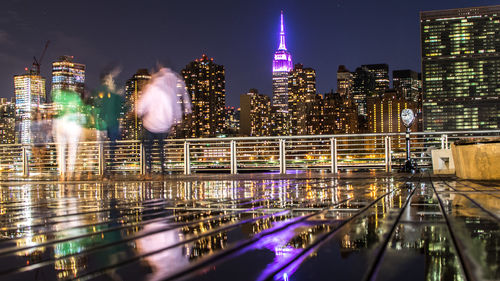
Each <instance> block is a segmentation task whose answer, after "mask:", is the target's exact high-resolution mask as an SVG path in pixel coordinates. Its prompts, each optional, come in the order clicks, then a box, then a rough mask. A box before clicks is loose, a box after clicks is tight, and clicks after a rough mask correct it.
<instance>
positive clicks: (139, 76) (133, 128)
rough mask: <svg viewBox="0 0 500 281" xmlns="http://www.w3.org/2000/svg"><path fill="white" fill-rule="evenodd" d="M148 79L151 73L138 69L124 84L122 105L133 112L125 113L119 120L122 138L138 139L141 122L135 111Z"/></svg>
mask: <svg viewBox="0 0 500 281" xmlns="http://www.w3.org/2000/svg"><path fill="white" fill-rule="evenodd" d="M149 80H151V75H150V74H149V72H148V70H147V69H139V70H137V72H136V73H135V74H134V75H133V76H132V77H131V78H130V79H128V80H127V82H126V84H125V104H124V107H125V108H127V109H128V110H130V111H131V112H133V114H132V115H126V116H124V117H123V118H122V120H121V123H122V135H123V138H124V139H129V140H138V139H139V137H140V133H141V128H142V122H141V118H140V117H139V116H137V112H136V108H137V101H138V100H139V98H140V96H141V94H142V90H143V89H144V87H145V86H146V85H147V84H148V82H149Z"/></svg>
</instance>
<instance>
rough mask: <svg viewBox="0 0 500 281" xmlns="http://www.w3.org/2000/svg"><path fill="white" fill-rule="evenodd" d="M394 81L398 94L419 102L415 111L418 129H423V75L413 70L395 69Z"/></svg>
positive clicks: (393, 73)
mask: <svg viewBox="0 0 500 281" xmlns="http://www.w3.org/2000/svg"><path fill="white" fill-rule="evenodd" d="M392 83H393V85H394V90H395V91H396V93H397V94H398V96H401V97H404V98H405V99H406V100H408V101H413V102H416V103H417V108H416V111H415V115H416V117H415V118H416V123H417V130H418V131H423V118H422V79H421V75H419V73H417V72H415V71H413V70H394V71H393V72H392Z"/></svg>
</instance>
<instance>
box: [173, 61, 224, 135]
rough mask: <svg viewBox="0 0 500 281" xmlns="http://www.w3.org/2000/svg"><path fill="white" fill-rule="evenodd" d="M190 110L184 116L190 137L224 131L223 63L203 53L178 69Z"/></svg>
mask: <svg viewBox="0 0 500 281" xmlns="http://www.w3.org/2000/svg"><path fill="white" fill-rule="evenodd" d="M182 75H183V76H184V80H185V81H186V87H187V91H188V93H189V94H190V95H191V103H192V106H193V109H192V110H193V113H192V114H190V115H189V116H188V117H187V125H188V126H190V128H189V132H188V133H187V134H188V136H190V137H213V136H216V135H219V134H222V133H223V132H224V117H225V111H224V108H225V106H226V89H225V86H226V81H225V71H224V66H223V65H219V64H215V63H214V59H213V58H210V59H209V58H208V57H207V56H206V55H205V54H204V55H203V56H202V57H201V58H200V59H196V60H194V61H192V62H190V63H189V64H188V65H187V66H186V68H184V69H183V70H182Z"/></svg>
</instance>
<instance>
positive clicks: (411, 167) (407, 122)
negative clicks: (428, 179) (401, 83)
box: [401, 108, 417, 173]
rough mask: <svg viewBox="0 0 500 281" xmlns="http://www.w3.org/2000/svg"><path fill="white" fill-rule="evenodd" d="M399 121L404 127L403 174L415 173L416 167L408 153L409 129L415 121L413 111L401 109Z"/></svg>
mask: <svg viewBox="0 0 500 281" xmlns="http://www.w3.org/2000/svg"><path fill="white" fill-rule="evenodd" d="M401 121H403V125H404V126H405V127H406V162H405V165H404V167H403V172H411V173H415V172H416V171H417V165H416V163H415V161H413V160H412V159H411V153H410V132H411V130H410V127H411V125H412V124H413V122H414V121H415V114H414V113H413V110H411V109H409V108H405V109H403V110H402V111H401Z"/></svg>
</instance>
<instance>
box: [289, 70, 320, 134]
mask: <svg viewBox="0 0 500 281" xmlns="http://www.w3.org/2000/svg"><path fill="white" fill-rule="evenodd" d="M315 95H316V71H315V70H314V69H312V68H304V66H303V65H302V64H300V63H299V64H296V65H295V67H294V68H293V70H292V71H290V74H289V78H288V110H289V111H288V117H289V118H290V120H289V122H290V123H289V124H290V128H289V132H290V134H292V135H305V134H308V131H309V130H308V129H307V128H308V127H309V124H308V123H310V121H311V120H310V119H309V116H311V111H312V109H313V104H314V102H315V101H316V96H315Z"/></svg>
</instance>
